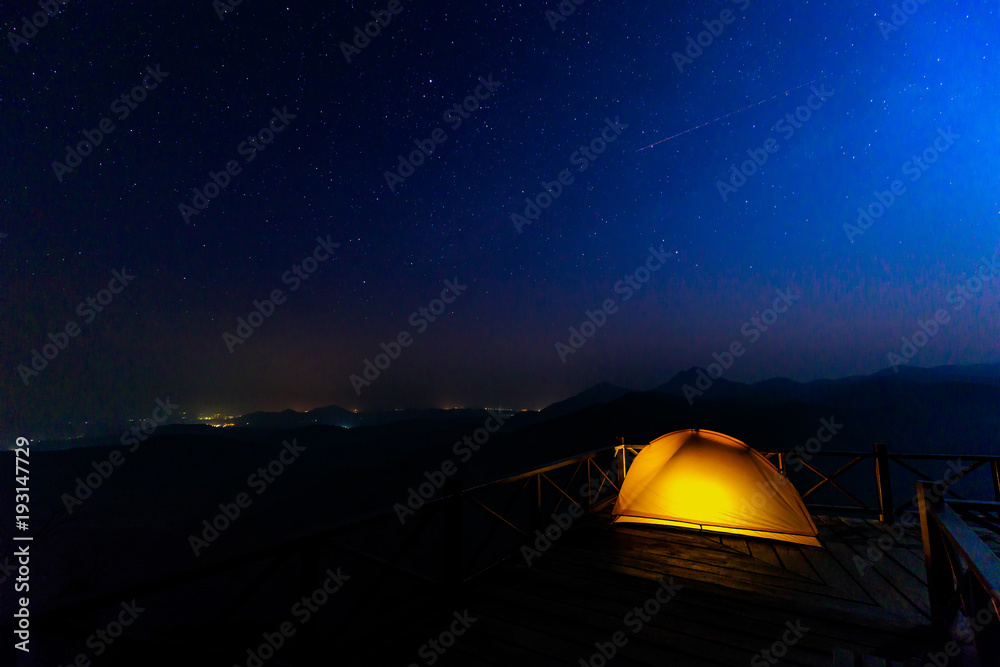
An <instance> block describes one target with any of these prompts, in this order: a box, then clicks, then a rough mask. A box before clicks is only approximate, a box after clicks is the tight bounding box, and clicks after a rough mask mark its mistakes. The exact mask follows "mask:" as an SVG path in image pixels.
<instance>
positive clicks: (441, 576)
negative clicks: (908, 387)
mask: <svg viewBox="0 0 1000 667" xmlns="http://www.w3.org/2000/svg"><path fill="white" fill-rule="evenodd" d="M644 447H645V445H627V444H625V443H624V441H623V440H621V439H619V442H618V444H617V445H616V446H612V447H608V448H602V449H597V450H594V451H591V452H587V453H585V454H580V455H578V456H574V457H570V458H566V459H563V460H560V461H555V462H552V463H549V464H546V465H544V466H541V467H538V468H536V469H533V470H531V471H528V472H524V473H519V474H515V475H511V476H509V477H506V478H503V479H499V480H495V481H492V482H488V483H484V484H479V485H477V486H472V487H469V488H463V486H462V484H461V481H460V480H458V479H452V480H449V481H448V482H447V483H446V485H445V486H444V487H443V488H442V493H441V495H440V496H438V497H436V498H433V499H431V500H428V501H426V502H424V503H423V504H422V505H421V506H420V507H419V508H417V509H415V510H414V515H413V516H411V517H410V518H409V519H408V520H407V525H406V527H405V529H404V528H403V527H401V526H395V527H392V526H391V524H392V522H393V520H394V519H397V518H398V517H397V514H396V511H395V509H386V510H382V511H378V512H374V513H371V514H368V515H366V516H364V517H361V518H359V519H356V520H354V521H351V522H349V523H345V524H342V525H337V526H332V527H328V528H325V529H322V530H319V531H313V532H310V533H307V534H302V535H299V536H294V537H291V538H288V539H285V540H284V541H282V542H280V543H278V544H274V545H271V546H268V547H265V548H261V549H257V550H255V551H252V552H247V553H243V554H240V555H236V556H232V557H228V558H225V559H220V560H218V561H215V562H211V563H205V564H199V565H198V566H197V567H192V568H190V569H187V570H185V571H181V572H175V573H171V574H167V575H163V576H160V577H157V578H155V579H153V580H149V581H145V582H142V583H139V584H135V585H131V586H127V587H123V588H120V589H118V590H114V591H111V592H107V593H105V594H101V595H99V596H94V597H90V598H87V599H78V600H75V601H70V602H68V603H66V604H63V605H59V606H53V607H50V608H47V609H45V608H39V609H38V610H37V611H34V610H33V617H34V618H38V619H39V620H40V621H43V620H45V619H49V620H51V621H53V622H58V619H65V618H72V617H73V616H74V615H76V614H79V613H86V612H89V611H96V610H100V609H103V608H105V607H110V606H113V605H116V604H118V603H119V602H120V601H121V600H123V599H132V598H134V597H144V596H150V595H155V594H158V593H165V592H170V591H172V590H176V589H178V588H180V587H182V586H185V585H188V584H191V583H196V582H201V581H204V580H206V579H209V578H211V577H217V576H227V575H235V573H237V572H238V571H239V569H240V568H245V567H248V566H253V567H257V568H258V571H257V572H256V574H254V575H253V576H252V578H251V577H248V579H250V580H249V581H244V580H241V585H242V588H241V589H240V590H238V593H237V594H236V595H235V596H230V597H229V598H227V599H226V600H223V601H222V602H221V603H220V609H219V610H218V613H217V615H216V620H215V622H216V623H220V624H221V623H227V622H231V621H232V618H233V615H234V614H235V613H237V612H238V611H239V610H240V609H241V608H242V607H243V606H244V604H245V603H246V602H247V601H249V600H250V599H252V598H253V596H254V595H255V594H257V593H258V592H259V591H261V590H262V589H263V588H264V586H265V585H266V584H267V583H268V582H269V581H270V580H272V579H273V577H276V576H278V573H279V572H280V571H281V569H282V567H284V566H285V565H286V564H287V563H289V562H292V563H297V564H298V570H299V572H300V576H299V584H298V587H299V590H300V592H301V593H302V594H306V593H308V592H310V590H311V588H310V587H312V588H314V587H315V582H316V576H315V575H316V574H317V573H318V572H321V571H322V570H323V567H325V565H324V564H323V562H322V558H323V557H325V558H326V559H327V561H329V560H330V554H331V553H336V554H339V555H338V558H345V557H346V558H350V559H352V560H353V561H354V562H356V563H358V564H359V567H361V566H362V565H363V566H364V567H366V568H368V571H369V572H371V573H373V574H374V575H375V577H374V578H373V579H372V578H368V579H369V582H370V585H369V588H368V589H367V590H366V592H365V594H364V595H361V596H359V598H358V600H357V601H356V603H354V606H353V607H351V608H350V609H349V610H348V611H347V612H346V613H345V614H343V616H342V617H343V618H344V619H348V620H349V619H352V618H363V617H364V615H363V614H362V612H363V611H364V610H365V609H366V607H367V606H369V605H371V604H374V601H375V599H376V594H378V593H379V592H381V590H382V589H384V588H385V587H386V586H387V585H388V582H389V578H390V577H394V578H396V579H403V580H405V581H407V582H408V583H409V584H412V585H413V586H414V587H415V588H421V587H422V590H424V591H431V592H433V593H434V594H435V595H440V594H444V595H446V596H451V595H453V594H454V593H455V592H457V591H458V590H459V589H461V587H462V585H463V584H465V583H467V582H468V581H469V580H470V579H473V578H475V577H478V576H480V575H482V574H483V573H485V572H487V571H489V570H490V569H491V568H493V567H495V566H496V565H497V564H499V563H501V562H503V561H505V560H506V559H508V558H510V557H511V556H513V555H516V554H517V553H518V552H519V550H520V549H521V547H522V546H523V545H525V543H526V542H529V541H531V540H533V539H537V538H538V536H539V535H540V534H544V532H545V531H546V530H547V526H548V524H549V523H550V522H549V520H548V517H550V516H551V515H553V514H554V513H556V512H559V511H560V509H561V508H563V507H566V506H567V505H569V504H574V505H576V506H577V507H579V508H581V509H582V510H583V511H584V512H593V511H596V510H598V509H600V508H602V507H604V506H606V505H607V504H608V503H610V502H612V501H614V499H615V498H616V496H617V492H618V490H619V488H620V484H621V481H622V480H623V479H624V478H625V475H626V474H627V472H628V468H629V466H630V464H631V462H632V461H634V459H635V457H636V456H637V455H638V454H639V453H640V452H641V451H642V449H643V448H644ZM758 451H760V452H761V453H762V454H763V455H764V456H766V457H768V458H769V459H772V460H774V461H776V467H778V468H779V470H781V471H782V472H783V473H785V474H786V475H790V479H791V470H790V468H797V472H798V473H800V474H799V476H798V477H797V478H796V479H794V480H793V483H795V482H798V485H799V487H800V493H801V494H802V495H803V497H804V499H806V500H807V507H808V508H809V509H810V510H811V511H813V512H836V513H838V514H842V513H850V512H858V513H863V514H870V515H877V516H879V517H880V519H881V520H882V521H883V522H886V523H889V522H891V521H892V520H893V517H895V516H896V515H898V514H899V513H900V512H902V511H905V510H906V509H907V507H908V505H910V504H915V503H906V504H903V505H899V506H895V505H894V502H893V489H892V485H891V484H890V482H889V480H890V479H891V473H892V471H893V470H897V471H899V470H905V471H907V473H908V474H916V475H919V477H918V479H920V478H924V477H927V476H926V475H924V474H923V473H922V472H921V471H920V469H919V466H920V465H921V464H920V462H926V461H937V462H941V461H954V460H961V461H963V462H965V463H966V464H968V465H967V466H966V467H965V468H963V469H961V470H959V471H958V472H956V474H955V480H957V479H960V478H962V477H964V476H965V475H967V474H968V473H970V472H972V471H973V470H975V469H977V468H979V467H982V466H984V465H988V466H989V467H990V471H991V480H992V486H993V491H994V494H995V498H996V500H997V502H996V503H993V504H992V505H980V506H979V507H978V509H979V510H981V511H979V512H978V514H977V516H978V517H979V521H980V522H983V521H986V522H989V521H992V519H990V518H989V517H988V516H987V515H988V513H989V512H1000V456H991V455H968V456H966V455H963V456H957V455H942V454H891V453H889V451H888V448H887V447H885V446H884V445H875V446H873V448H872V450H871V451H867V452H865V451H847V452H844V451H836V452H835V451H827V450H824V449H820V450H819V451H815V452H811V453H809V455H808V458H806V457H803V456H801V453H798V454H797V453H796V452H795V450H792V449H768V450H758ZM838 458H839V459H840V461H839V464H838V461H837V459H838ZM845 459H846V462H844V460H845ZM869 460H871V462H872V463H871V468H869V470H870V471H871V473H870V474H871V478H870V479H863V480H861V482H862V485H868V487H867V488H868V490H869V491H873V492H874V497H875V498H877V501H876V502H875V503H871V502H866V501H865V500H863V499H862V498H859V497H857V494H856V493H854V492H852V490H851V489H848V488H846V487H847V485H846V484H842V483H841V482H842V481H843V479H844V475H845V473H847V472H848V471H850V470H859V469H861V470H863V469H864V468H865V466H864V465H863V464H865V463H866V462H867V461H869ZM821 461H823V462H824V463H826V462H828V461H829V462H833V464H834V466H832V467H835V468H836V469H835V470H832V471H827V470H825V468H826V467H828V466H825V465H823V464H821V463H820V462H821ZM799 462H801V463H802V466H801V467H800V466H798V463H799ZM806 473H808V474H809V475H814V476H816V479H815V480H809V479H807V478H806ZM955 480H952V481H955ZM577 484H580V485H582V488H580V489H579V490H578V489H577V487H576V486H575V485H577ZM807 487H808V488H807ZM826 489H832V490H834V491H835V492H836V493H837V494H839V495H840V496H841V497H845V498H847V499H848V500H849V501H850V504H847V505H837V504H818V503H814V502H812V501H811V500H810V499H812V498H814V497H815V496H816V494H817V493H819V492H820V491H823V490H826ZM949 493H951V495H952V496H954V497H955V500H956V501H957V502H958V503H961V502H963V501H962V499H961V498H960V497H958V496H957V494H954V492H953V491H950V490H949ZM863 495H872V494H870V493H869V494H863ZM966 502H968V501H966ZM955 507H960V505H957V504H956V505H955ZM390 528H391V530H392V531H395V532H391V533H390V534H391V535H392V536H393V537H394V538H398V539H395V541H391V540H390V542H392V543H391V544H390V545H389V548H388V549H387V552H386V553H373V552H372V550H371V547H370V545H369V544H368V543H367V542H366V541H365V540H361V543H362V544H364V548H362V547H360V546H358V544H356V543H355V544H352V543H351V539H350V538H352V537H353V538H354V539H355V540H357V539H358V536H359V535H361V536H364V535H365V531H367V530H379V531H383V532H390ZM434 530H438V531H439V537H438V538H437V539H432V538H429V537H428V535H430V534H431V533H432V532H433V531H434ZM421 549H425V550H427V549H429V550H432V551H433V557H432V558H430V559H429V560H430V561H432V562H433V563H434V564H435V566H436V567H437V570H436V571H434V570H428V569H427V568H426V567H421V566H419V565H417V564H414V562H413V561H414V554H415V552H420V550H421ZM426 560H428V559H425V562H424V563H423V565H426ZM334 565H336V563H334ZM261 566H262V567H261ZM348 606H349V605H348ZM997 625H1000V623H998V624H997ZM349 626H350V624H349V623H345V624H344V629H343V631H344V632H345V633H346V632H348V631H349Z"/></svg>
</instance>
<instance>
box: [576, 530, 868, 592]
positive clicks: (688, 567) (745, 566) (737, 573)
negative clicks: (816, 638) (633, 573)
mask: <svg viewBox="0 0 1000 667" xmlns="http://www.w3.org/2000/svg"><path fill="white" fill-rule="evenodd" d="M561 546H567V547H570V545H561ZM603 547H604V545H601V544H600V543H599V541H596V540H589V541H586V542H580V543H574V544H573V545H571V548H573V549H574V550H577V551H579V552H580V557H582V558H584V559H598V560H601V561H604V562H608V561H611V562H617V563H621V564H625V565H628V566H630V567H633V568H640V569H645V570H647V571H649V572H663V571H664V568H670V570H671V571H672V572H677V573H682V576H685V577H688V578H694V579H702V580H705V581H715V582H718V583H724V584H725V585H727V586H733V587H743V588H745V589H746V590H756V591H760V592H764V591H785V592H787V593H788V594H791V595H794V594H801V593H807V594H813V595H824V596H829V597H840V598H842V599H844V600H848V599H850V598H848V597H846V596H844V595H843V594H842V593H840V592H839V591H837V590H836V589H834V588H831V587H829V586H827V585H825V584H822V583H819V582H816V581H814V580H807V579H802V578H800V579H795V578H790V577H788V576H787V574H786V573H785V571H782V570H777V569H775V568H772V567H770V566H767V565H764V564H761V563H760V561H757V560H755V559H753V558H750V557H746V556H739V558H738V559H737V555H736V554H734V555H733V557H732V558H733V559H734V561H733V562H730V563H726V564H722V565H719V564H711V563H703V562H700V561H697V560H687V559H683V558H678V557H674V556H672V555H667V554H655V553H653V552H652V551H651V550H629V551H628V552H625V551H616V552H611V551H609V550H608V549H605V548H603ZM761 566H762V567H763V568H765V569H763V570H762V569H760V567H761ZM768 570H769V571H768Z"/></svg>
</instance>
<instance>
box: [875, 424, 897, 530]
mask: <svg viewBox="0 0 1000 667" xmlns="http://www.w3.org/2000/svg"><path fill="white" fill-rule="evenodd" d="M875 484H876V486H877V487H878V520H879V521H881V522H882V523H893V522H895V520H896V515H895V509H894V508H893V504H892V482H891V480H890V478H889V451H888V448H887V447H886V446H885V444H884V443H881V442H876V443H875Z"/></svg>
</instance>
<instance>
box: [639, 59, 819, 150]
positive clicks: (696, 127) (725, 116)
mask: <svg viewBox="0 0 1000 667" xmlns="http://www.w3.org/2000/svg"><path fill="white" fill-rule="evenodd" d="M825 78H826V77H825V76H821V77H820V78H818V79H813V80H812V81H806V82H805V83H803V84H802V85H801V86H795V87H794V88H789V89H788V90H786V91H785V92H783V93H777V94H775V95H771V96H770V97H765V98H764V99H762V100H761V101H760V102H755V103H753V104H749V105H747V106H745V107H743V108H742V109H737V110H736V111H730V112H729V113H727V114H726V115H724V116H719V117H718V118H713V119H712V120H709V121H706V122H704V123H702V124H701V125H695V126H694V127H691V128H688V129H686V130H684V131H683V132H678V133H677V134H675V135H673V136H670V137H667V138H666V139H660V140H659V141H656V142H653V143H651V144H650V145H648V146H643V147H642V148H640V149H638V150H636V151H635V152H636V153H639V152H642V151H644V150H646V149H647V148H652V147H653V146H656V145H659V144H662V143H663V142H664V141H670V140H671V139H676V138H677V137H679V136H681V135H682V134H687V133H688V132H694V131H695V130H697V129H698V128H701V127H705V126H706V125H711V124H712V123H715V122H718V121H720V120H722V119H723V118H729V117H730V116H735V115H736V114H738V113H743V112H744V111H746V110H747V109H752V108H753V107H757V106H760V105H761V104H763V103H764V102H767V101H769V100H773V99H774V98H775V97H777V96H778V95H787V94H788V93H791V92H793V91H796V90H798V89H799V88H805V87H806V86H808V85H809V84H812V83H816V82H817V81H822V80H823V79H825Z"/></svg>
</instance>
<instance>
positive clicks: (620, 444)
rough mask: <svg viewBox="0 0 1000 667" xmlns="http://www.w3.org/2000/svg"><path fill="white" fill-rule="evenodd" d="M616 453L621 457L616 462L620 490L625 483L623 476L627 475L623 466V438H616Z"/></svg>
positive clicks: (626, 467)
mask: <svg viewBox="0 0 1000 667" xmlns="http://www.w3.org/2000/svg"><path fill="white" fill-rule="evenodd" d="M618 447H619V449H617V453H618V454H620V455H621V458H620V459H619V460H618V461H617V463H618V488H619V489H620V488H622V483H623V482H624V481H625V475H626V474H627V473H628V466H627V465H626V464H625V438H618Z"/></svg>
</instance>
